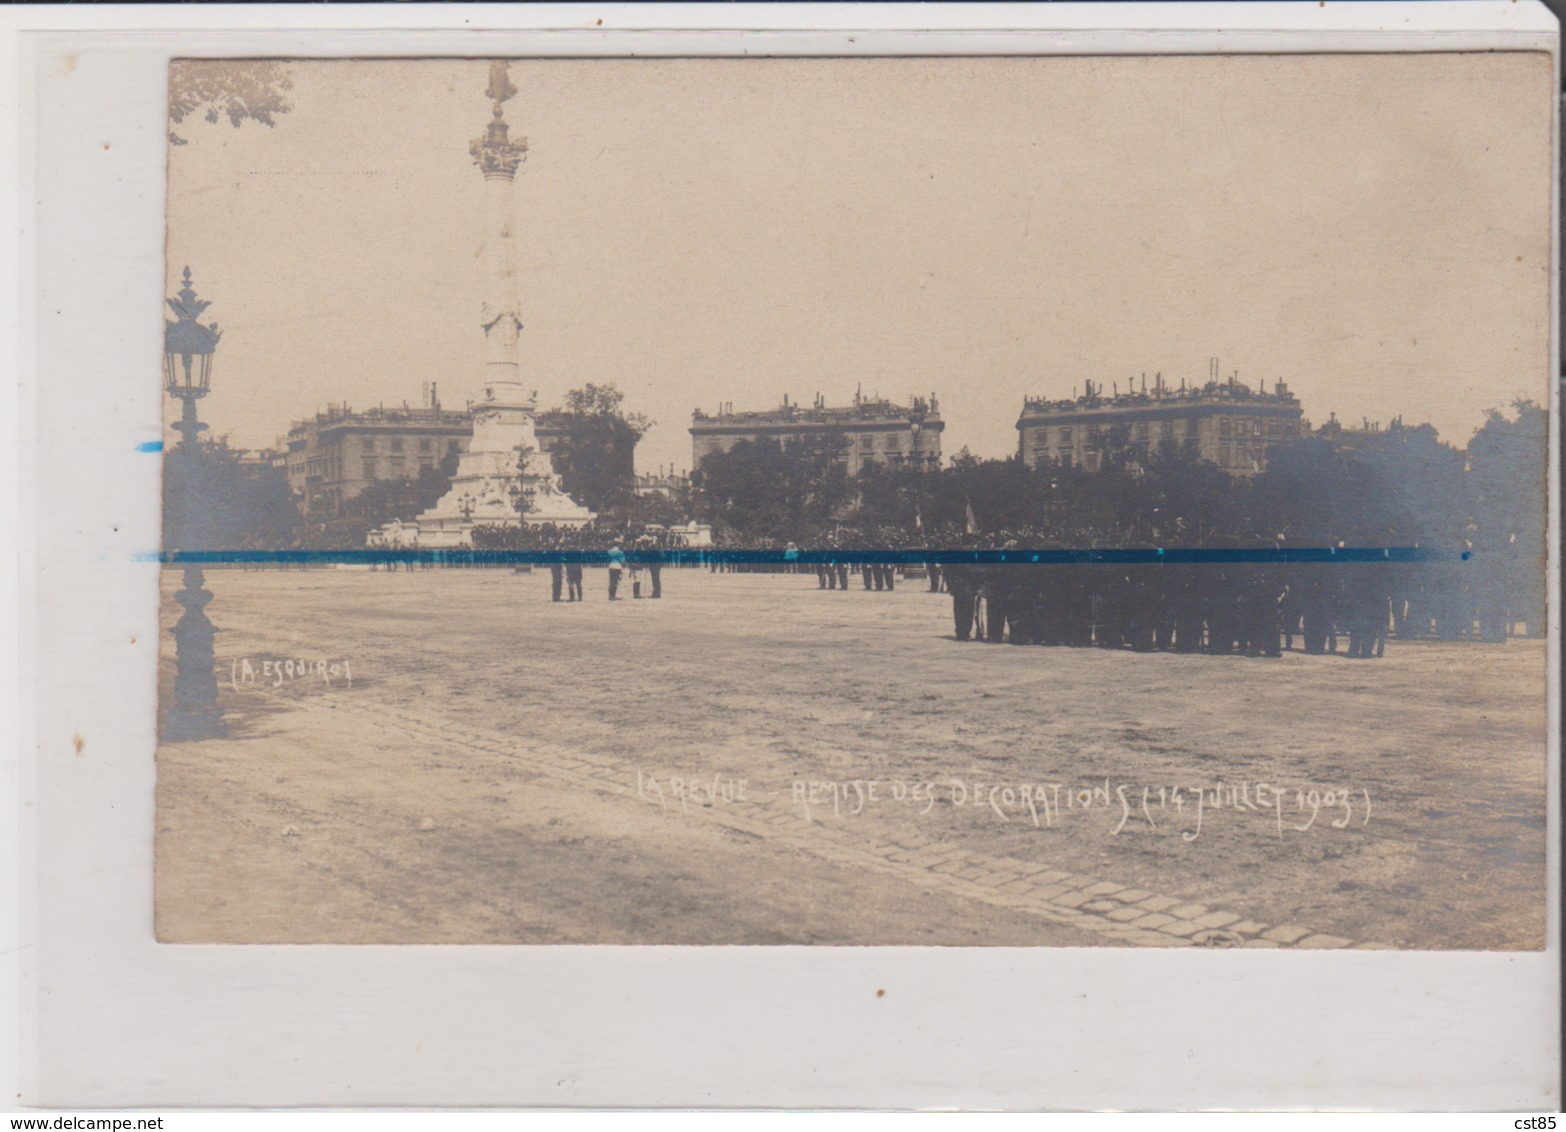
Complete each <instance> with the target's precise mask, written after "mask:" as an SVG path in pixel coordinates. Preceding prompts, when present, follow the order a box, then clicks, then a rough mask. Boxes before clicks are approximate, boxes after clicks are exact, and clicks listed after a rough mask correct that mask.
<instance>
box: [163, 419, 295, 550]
mask: <svg viewBox="0 0 1566 1132" xmlns="http://www.w3.org/2000/svg"><path fill="white" fill-rule="evenodd" d="M301 529H302V520H301V518H300V515H299V510H298V508H296V507H295V506H294V503H293V500H292V498H291V497H290V495H289V491H288V475H287V473H286V472H285V471H284V470H283V469H282V468H274V467H271V466H270V465H257V464H250V463H246V462H244V461H243V459H242V458H241V453H240V452H239V451H238V450H236V449H234V448H230V447H229V444H228V440H227V438H226V437H225V438H221V439H216V440H213V439H206V440H201V441H199V442H198V443H197V444H196V447H195V449H194V450H191V451H187V450H185V449H184V448H182V447H176V448H173V449H171V450H169V451H167V452H165V453H164V456H163V548H164V549H165V550H260V549H277V548H280V547H289V546H294V545H296V544H297V542H298V539H299V535H300V531H301Z"/></svg>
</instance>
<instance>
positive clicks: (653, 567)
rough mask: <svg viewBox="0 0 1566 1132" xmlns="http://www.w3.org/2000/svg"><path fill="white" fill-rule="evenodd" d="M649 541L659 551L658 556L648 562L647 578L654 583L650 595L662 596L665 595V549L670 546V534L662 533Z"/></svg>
mask: <svg viewBox="0 0 1566 1132" xmlns="http://www.w3.org/2000/svg"><path fill="white" fill-rule="evenodd" d="M649 541H650V542H651V545H652V549H653V550H654V551H656V552H657V554H656V557H654V558H653V559H652V561H650V562H649V563H647V579H648V581H650V582H651V583H652V594H651V595H650V596H652V597H654V598H661V597H662V596H663V551H664V550H665V549H666V548H667V547H668V544H669V536H668V535H667V534H666V533H665V534H660V535H659V536H658V538H657V539H656V540H649Z"/></svg>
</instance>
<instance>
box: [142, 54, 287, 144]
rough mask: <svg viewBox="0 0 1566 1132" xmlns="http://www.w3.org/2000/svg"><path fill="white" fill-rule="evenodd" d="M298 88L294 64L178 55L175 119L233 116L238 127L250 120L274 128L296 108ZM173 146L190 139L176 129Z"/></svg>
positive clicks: (172, 93)
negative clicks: (290, 94)
mask: <svg viewBox="0 0 1566 1132" xmlns="http://www.w3.org/2000/svg"><path fill="white" fill-rule="evenodd" d="M293 88H294V80H293V77H292V76H291V75H290V74H289V71H288V67H287V66H286V65H285V64H283V63H280V62H277V61H275V60H270V59H177V60H175V61H174V62H173V63H171V64H170V65H169V122H170V123H171V127H172V125H178V124H180V123H182V122H184V121H186V120H187V119H190V118H201V119H203V120H205V121H207V122H212V123H216V122H219V121H221V120H222V119H224V118H227V119H228V120H229V122H230V123H231V124H232V125H233V126H234V127H235V128H236V129H237V128H238V127H239V126H240V124H241V123H244V122H247V121H250V122H260V123H261V124H262V125H263V126H267V127H272V126H275V125H276V124H277V121H276V119H277V116H278V115H280V114H286V113H288V112H289V111H290V110H292V109H293V102H292V100H291V99H290V98H289V97H288V92H289V91H291V90H292V89H293ZM169 144H170V145H185V144H186V139H185V138H183V137H181V136H180V135H179V134H177V133H175V132H174V130H173V129H172V128H170V130H169Z"/></svg>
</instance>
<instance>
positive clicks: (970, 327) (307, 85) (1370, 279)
mask: <svg viewBox="0 0 1566 1132" xmlns="http://www.w3.org/2000/svg"><path fill="white" fill-rule="evenodd" d="M289 67H290V69H291V71H292V74H293V76H294V82H295V86H294V90H293V92H292V97H293V103H294V108H293V110H292V111H291V112H290V113H288V114H287V115H284V116H282V117H280V118H279V119H278V120H277V125H276V127H275V128H273V129H267V128H266V127H264V126H260V125H257V124H256V123H254V122H247V123H245V124H244V126H243V127H241V128H239V129H234V128H233V127H231V126H230V125H229V124H228V123H227V121H226V120H225V121H223V122H220V123H219V124H216V125H209V124H207V123H205V122H201V121H194V122H192V121H187V122H186V123H184V124H182V125H181V126H180V127H179V132H180V133H181V135H182V136H184V137H186V138H187V139H189V144H188V145H185V146H181V147H177V148H173V149H171V151H170V194H169V237H168V240H169V243H168V246H169V293H170V294H172V293H173V292H174V290H176V289H177V287H178V283H177V278H178V275H179V272H180V270H181V269H182V268H183V267H184V265H185V264H187V263H188V264H189V265H190V266H191V268H192V270H193V272H194V274H195V279H196V285H197V290H198V291H199V292H200V294H201V295H202V296H203V297H204V298H207V299H210V300H212V303H213V305H212V308H211V309H210V310H209V312H208V314H207V317H208V318H210V319H215V320H217V321H218V322H219V324H220V325H221V326H222V328H223V330H224V337H223V341H222V345H221V347H220V348H219V354H218V358H217V365H216V368H215V376H214V382H213V384H214V392H213V394H212V395H211V396H210V397H209V398H208V399H207V400H206V401H205V402H203V404H202V412H203V418H202V419H203V420H205V421H207V422H208V423H209V424H210V425H211V426H212V427H213V429H214V431H215V432H216V433H218V434H223V433H228V434H230V435H231V436H232V438H233V439H234V441H235V442H236V443H238V444H240V445H242V446H246V447H265V446H268V445H270V444H271V443H273V441H274V440H275V439H276V437H277V436H278V435H279V434H281V433H282V432H284V431H285V430H286V428H287V426H288V423H289V422H290V421H291V420H293V419H296V418H299V417H302V416H308V415H309V414H311V413H313V412H314V411H315V410H316V409H318V408H324V407H325V406H326V404H327V403H328V402H334V401H347V402H349V403H351V404H352V405H354V406H355V407H359V408H366V407H370V406H372V405H374V404H375V403H377V402H380V401H385V402H387V403H388V404H390V403H394V402H401V401H403V400H407V401H409V402H410V403H417V402H418V400H419V397H420V389H421V386H422V384H423V383H424V382H427V381H436V382H439V385H440V389H441V395H442V401H443V402H444V403H445V404H446V405H447V406H460V405H461V404H462V403H463V402H464V401H466V400H467V399H469V398H472V397H475V396H477V392H478V387H479V384H480V381H481V378H482V370H483V342H482V332H481V330H480V328H479V310H480V304H481V302H482V299H483V294H482V291H483V274H482V270H481V261H480V258H479V257H480V254H481V252H482V247H483V240H484V225H483V179H482V176H481V175H480V173H479V171H478V170H477V169H476V168H475V167H474V166H473V165H472V163H471V161H470V159H469V156H468V144H469V141H470V140H471V139H472V138H474V137H476V136H478V135H479V134H480V133H481V132H482V130H483V127H484V125H485V124H486V123H487V121H488V119H489V105H488V103H487V102H486V100H485V98H484V93H483V92H484V88H485V86H486V84H487V81H488V64H487V62H485V61H481V60H415V61H346V62H341V61H331V62H299V63H290V64H289ZM511 77H512V81H513V82H514V83H515V84H516V86H517V87H518V88H519V91H520V93H519V94H518V96H517V97H516V98H515V99H514V100H512V101H511V102H509V103H507V104H506V117H507V120H508V121H509V122H510V123H511V125H512V132H513V135H514V136H515V135H518V134H520V135H525V136H526V137H527V138H528V143H529V149H530V152H529V155H528V160H527V163H526V164H525V165H524V166H523V167H522V171H521V173H520V174H519V175H518V177H517V181H516V188H515V195H516V231H517V236H518V239H517V244H518V247H517V254H518V257H519V263H518V267H519V278H520V280H521V291H522V294H521V304H522V317H523V322H524V324H525V329H524V330H523V334H522V359H523V372H524V375H526V376H525V380H527V381H528V383H529V384H530V385H532V386H535V387H536V388H537V389H538V391H539V399H540V403H541V404H543V405H550V404H554V403H557V402H558V401H559V399H560V397H561V395H562V394H563V393H564V391H565V390H567V389H569V388H571V387H573V386H577V385H580V384H582V383H584V382H588V381H594V382H612V383H614V384H616V385H618V386H619V387H620V388H621V389H622V390H624V391H625V393H626V406H627V408H629V409H632V410H636V411H639V412H642V413H645V414H647V415H648V416H650V417H652V418H654V420H655V421H656V422H657V423H656V425H655V427H654V428H653V430H652V431H651V432H650V433H649V434H648V436H647V438H646V439H645V440H644V441H643V443H642V445H641V447H640V449H639V450H638V454H637V463H638V468H639V470H647V469H650V468H654V467H656V466H658V465H660V464H663V465H667V464H673V465H675V466H676V467H679V468H687V467H689V466H690V454H691V447H690V438H689V435H688V433H687V432H686V429H687V428H688V426H689V423H690V414H691V410H692V409H693V408H698V407H700V408H702V409H705V410H707V411H709V412H712V411H714V410H715V409H716V407H717V405H718V403H719V402H722V401H732V402H733V403H734V405H735V407H736V408H738V409H746V408H751V409H761V408H766V407H770V406H773V405H776V404H777V403H778V402H779V400H780V399H781V397H782V396H783V394H785V393H787V394H789V395H790V396H791V397H793V398H797V399H799V400H801V401H806V402H808V401H809V400H810V399H812V398H813V397H814V395H815V394H816V393H817V392H818V391H819V392H820V393H822V394H824V395H825V397H826V399H827V401H828V403H832V404H842V403H846V402H848V401H849V400H850V399H851V398H852V396H853V394H854V390H855V388H856V386H862V387H863V389H864V391H865V392H866V393H867V394H870V393H877V392H879V393H880V394H882V395H885V396H887V397H890V398H892V399H894V400H899V401H901V400H905V399H906V398H907V397H908V396H909V395H910V394H912V393H928V392H930V391H934V392H936V393H937V394H939V396H940V398H941V410H942V415H943V416H944V417H945V419H946V422H947V424H946V432H945V436H944V450H945V452H946V453H947V455H948V456H949V455H951V454H953V453H955V452H956V451H957V450H958V449H960V448H962V447H963V446H965V445H966V446H967V447H968V448H970V449H971V450H972V451H973V452H974V453H976V454H978V455H983V456H1002V455H1007V454H1009V453H1011V452H1013V451H1014V450H1015V446H1016V430H1015V423H1016V419H1017V415H1018V412H1019V410H1020V408H1021V405H1022V398H1023V397H1024V395H1047V396H1052V397H1064V396H1069V395H1070V393H1071V391H1072V388H1073V386H1080V385H1081V383H1082V381H1083V379H1084V378H1092V379H1094V380H1097V381H1101V382H1103V383H1104V385H1105V388H1106V389H1107V388H1108V387H1109V384H1110V383H1111V382H1114V381H1119V382H1121V383H1122V387H1123V386H1124V382H1125V380H1126V378H1127V377H1129V376H1131V375H1137V376H1140V375H1141V374H1142V373H1144V372H1145V373H1146V374H1147V375H1148V377H1149V380H1151V379H1152V376H1153V374H1154V373H1155V372H1157V371H1162V373H1163V375H1164V377H1165V379H1166V380H1168V381H1172V382H1174V383H1176V384H1178V382H1179V381H1180V379H1181V378H1186V379H1188V380H1193V381H1201V380H1205V378H1206V375H1207V371H1208V358H1209V357H1211V356H1216V357H1218V358H1219V359H1220V365H1221V368H1222V372H1223V373H1224V375H1226V376H1227V375H1228V374H1229V373H1230V372H1232V371H1234V370H1238V371H1239V374H1240V378H1241V380H1244V381H1248V382H1249V383H1251V384H1252V385H1253V386H1254V385H1255V383H1256V380H1257V379H1259V378H1260V379H1265V380H1266V381H1267V383H1268V385H1269V387H1270V386H1271V384H1272V382H1274V381H1276V380H1278V379H1280V378H1282V379H1285V380H1287V381H1288V382H1289V383H1290V385H1291V387H1292V388H1293V390H1294V392H1295V393H1296V395H1297V396H1298V397H1299V398H1300V399H1301V401H1302V402H1303V406H1304V410H1305V415H1306V416H1307V417H1309V418H1312V419H1313V420H1314V421H1316V422H1320V421H1324V420H1325V419H1326V418H1327V415H1328V413H1329V412H1331V411H1334V410H1335V411H1336V412H1337V414H1338V416H1339V417H1340V418H1342V419H1345V420H1349V421H1353V422H1355V423H1357V422H1358V421H1359V420H1360V418H1362V417H1369V418H1370V419H1372V420H1380V421H1382V422H1383V423H1385V422H1386V421H1388V420H1389V419H1390V418H1391V417H1393V416H1395V415H1398V414H1401V415H1402V416H1403V418H1404V420H1405V421H1406V422H1409V423H1419V422H1426V421H1428V422H1429V423H1431V424H1434V425H1435V426H1436V427H1437V428H1438V429H1439V430H1440V432H1441V434H1442V436H1443V437H1444V438H1446V439H1448V440H1450V441H1453V442H1455V443H1458V444H1463V443H1465V442H1466V440H1467V438H1468V436H1469V435H1470V434H1471V433H1472V430H1473V429H1474V428H1475V427H1476V426H1477V425H1478V424H1479V423H1480V422H1481V421H1482V419H1483V413H1484V410H1485V409H1487V408H1489V407H1491V406H1500V405H1505V404H1507V403H1509V402H1510V401H1511V400H1512V399H1514V398H1516V397H1519V396H1527V397H1531V398H1533V399H1535V400H1538V401H1541V402H1543V401H1544V400H1545V399H1546V398H1547V391H1548V386H1549V380H1550V365H1549V355H1548V330H1549V314H1550V305H1549V269H1550V238H1549V237H1550V233H1549V208H1550V179H1551V168H1552V159H1551V151H1550V138H1549V132H1550V111H1551V101H1552V95H1553V89H1552V76H1551V72H1550V63H1549V59H1548V57H1547V56H1544V55H1542V54H1531V55H1522V54H1513V55H1501V54H1473V55H1426V56H1319V57H1311V56H1294V57H1289V56H1271V57H1189V58H1167V57H1166V58H1081V59H1071V58H1048V59H938V60H932V59H897V60H828V59H807V60H760V59H751V60H699V59H691V60H658V61H653V60H571V61H518V62H515V63H513V64H512V67H511Z"/></svg>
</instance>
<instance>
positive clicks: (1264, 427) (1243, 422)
mask: <svg viewBox="0 0 1566 1132" xmlns="http://www.w3.org/2000/svg"><path fill="white" fill-rule="evenodd" d="M1297 428H1298V425H1297V423H1296V422H1294V421H1281V420H1279V419H1278V418H1277V417H1267V418H1264V419H1258V420H1251V419H1248V418H1245V417H1241V418H1240V419H1238V420H1235V419H1233V418H1231V417H1219V418H1218V435H1219V436H1265V437H1268V438H1270V439H1277V438H1279V437H1286V436H1293V435H1295V431H1296V429H1297Z"/></svg>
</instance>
